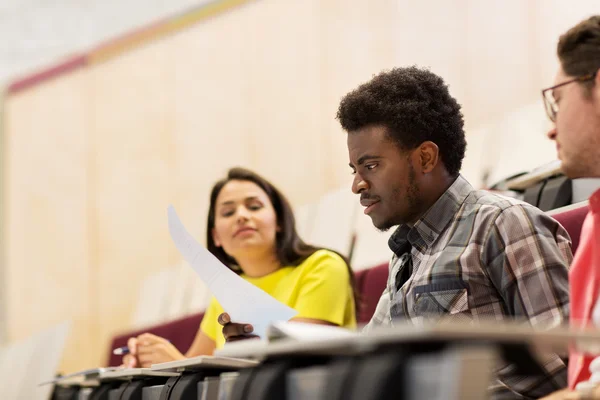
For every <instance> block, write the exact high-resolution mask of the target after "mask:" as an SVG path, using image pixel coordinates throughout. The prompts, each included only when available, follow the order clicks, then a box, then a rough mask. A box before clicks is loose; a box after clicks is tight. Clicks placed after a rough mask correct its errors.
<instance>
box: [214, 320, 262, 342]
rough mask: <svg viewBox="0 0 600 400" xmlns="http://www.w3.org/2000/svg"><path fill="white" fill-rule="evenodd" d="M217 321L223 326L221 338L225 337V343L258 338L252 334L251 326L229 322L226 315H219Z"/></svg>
mask: <svg viewBox="0 0 600 400" xmlns="http://www.w3.org/2000/svg"><path fill="white" fill-rule="evenodd" d="M217 321H218V322H219V324H220V325H222V326H223V336H225V341H227V342H235V341H238V340H245V339H253V338H258V336H256V335H253V334H252V332H253V331H254V328H253V327H252V325H250V324H238V323H235V322H231V317H230V316H229V314H227V313H223V314H221V315H219V318H217Z"/></svg>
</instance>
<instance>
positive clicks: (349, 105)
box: [337, 66, 467, 176]
mask: <svg viewBox="0 0 600 400" xmlns="http://www.w3.org/2000/svg"><path fill="white" fill-rule="evenodd" d="M460 108H461V106H460V104H458V102H457V101H456V99H454V97H452V96H451V95H450V93H449V92H448V85H446V83H444V80H443V79H442V78H441V77H439V76H437V75H435V74H434V73H432V72H431V71H429V70H427V69H422V68H417V67H415V66H412V67H406V68H394V69H392V70H390V71H384V72H381V73H380V74H378V75H376V76H375V77H373V79H371V80H370V81H369V82H367V83H364V84H362V85H360V86H359V87H358V88H357V89H355V90H353V91H351V92H350V93H348V94H347V95H346V96H344V98H343V99H342V101H341V102H340V106H339V108H338V111H337V119H338V120H339V121H340V123H341V125H342V128H344V130H346V131H347V132H349V133H351V132H353V131H356V130H358V129H362V128H364V127H366V126H370V125H383V126H385V127H386V128H388V130H389V135H390V136H391V138H392V139H393V140H395V141H396V142H397V143H398V144H399V146H400V148H401V149H414V148H417V147H418V146H419V145H420V144H421V143H423V142H425V141H427V140H430V141H432V142H434V143H435V144H437V145H438V147H439V149H440V156H441V159H442V162H443V163H444V166H445V167H446V170H447V171H448V173H450V175H452V176H457V175H458V173H459V172H460V167H461V165H462V160H463V158H464V156H465V150H466V147H467V142H466V140H465V132H464V129H463V126H464V120H463V115H462V113H461V111H460Z"/></svg>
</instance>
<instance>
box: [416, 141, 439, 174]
mask: <svg viewBox="0 0 600 400" xmlns="http://www.w3.org/2000/svg"><path fill="white" fill-rule="evenodd" d="M418 156H419V160H418V161H419V162H418V164H417V165H418V167H419V168H420V170H421V173H423V174H428V173H430V172H431V171H433V169H434V168H435V166H436V165H437V164H438V162H439V161H440V149H439V147H438V146H437V144H435V143H433V142H431V141H429V140H428V141H425V142H423V143H421V145H420V146H419V150H418Z"/></svg>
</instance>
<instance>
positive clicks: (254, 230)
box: [233, 227, 256, 237]
mask: <svg viewBox="0 0 600 400" xmlns="http://www.w3.org/2000/svg"><path fill="white" fill-rule="evenodd" d="M244 232H256V229H254V228H249V227H244V228H240V229H238V230H237V231H235V233H234V234H233V237H236V236H237V235H239V234H241V233H244Z"/></svg>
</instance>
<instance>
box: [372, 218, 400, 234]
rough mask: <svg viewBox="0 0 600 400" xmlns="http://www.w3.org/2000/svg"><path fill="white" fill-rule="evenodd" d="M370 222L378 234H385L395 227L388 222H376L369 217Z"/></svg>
mask: <svg viewBox="0 0 600 400" xmlns="http://www.w3.org/2000/svg"><path fill="white" fill-rule="evenodd" d="M371 222H373V226H374V227H375V228H377V230H378V231H380V232H385V231H387V230H389V229H390V228H391V227H393V226H395V225H396V224H393V223H391V222H390V221H378V220H376V219H375V218H373V217H371Z"/></svg>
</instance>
